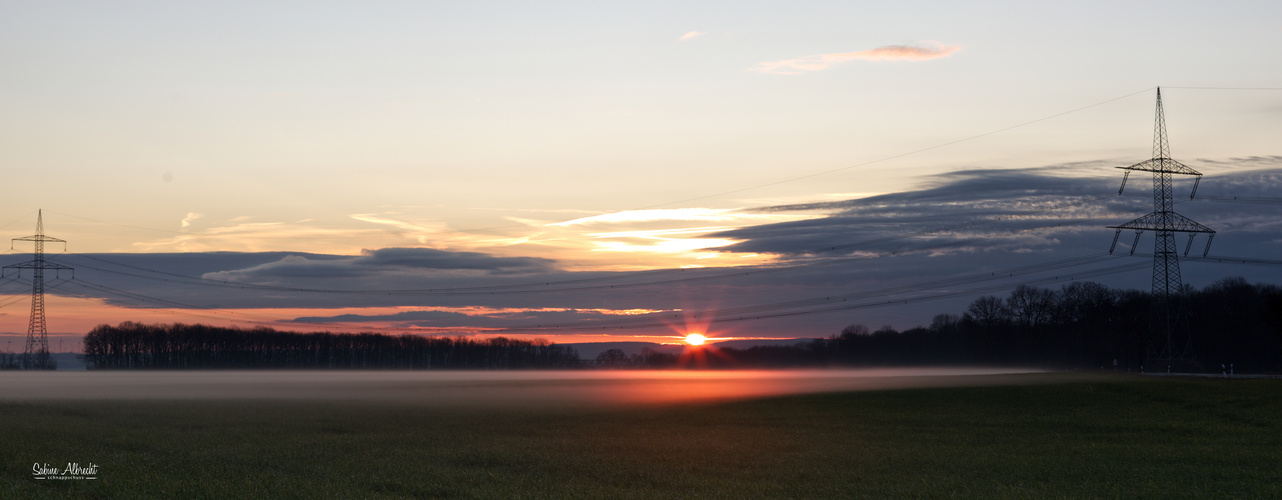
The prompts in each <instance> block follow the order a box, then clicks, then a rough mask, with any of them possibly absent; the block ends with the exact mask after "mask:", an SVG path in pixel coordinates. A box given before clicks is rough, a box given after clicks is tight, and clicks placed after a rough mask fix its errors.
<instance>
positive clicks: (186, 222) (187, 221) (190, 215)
mask: <svg viewBox="0 0 1282 500" xmlns="http://www.w3.org/2000/svg"><path fill="white" fill-rule="evenodd" d="M204 216H205V215H204V214H198V213H196V212H187V216H186V217H183V222H182V227H188V226H190V225H191V223H192V221H195V220H196V219H199V218H201V217H204Z"/></svg>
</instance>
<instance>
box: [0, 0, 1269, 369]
mask: <svg viewBox="0 0 1282 500" xmlns="http://www.w3.org/2000/svg"><path fill="white" fill-rule="evenodd" d="M1279 20H1282V5H1279V4H1278V3H1277V2H1263V1H1261V2H1219V3H1216V4H1214V5H1212V4H1210V3H1206V2H1078V3H1072V4H1066V3H1040V2H970V3H965V4H958V3H953V2H894V3H888V4H876V5H872V4H866V3H855V2H786V3H785V2H777V3H772V2H754V3H743V2H733V3H731V2H644V3H642V4H615V3H613V2H604V3H603V2H540V3H537V4H530V3H520V2H513V3H504V2H466V3H459V2H448V3H446V2H379V3H375V4H370V3H368V2H327V3H323V4H317V3H316V2H266V3H265V2H208V3H198V2H182V3H173V2H112V3H110V4H106V3H101V2H57V1H48V2H34V1H0V68H3V75H4V77H3V78H0V165H3V171H4V173H5V179H4V180H5V183H6V185H7V189H6V190H5V195H4V196H3V197H0V237H6V238H17V237H22V236H27V235H30V234H32V232H33V230H34V225H35V220H36V216H37V211H38V210H42V212H41V213H42V214H43V220H44V224H45V229H46V232H47V233H48V234H49V235H51V236H54V237H58V238H61V239H65V240H67V244H66V247H65V252H64V248H63V247H62V246H61V245H52V244H51V245H50V247H49V248H48V251H49V256H50V257H49V258H50V259H51V260H55V261H56V262H59V263H61V264H64V265H67V266H70V267H75V268H76V271H75V273H76V274H75V276H76V278H75V279H74V280H70V281H66V280H61V279H60V278H64V277H63V276H61V275H59V276H55V277H53V278H51V281H50V283H51V284H50V285H49V286H50V296H49V299H48V315H49V328H50V332H51V334H52V335H53V336H51V338H62V337H65V338H66V340H68V341H72V342H74V339H75V338H77V336H78V335H79V334H82V333H83V332H85V331H87V330H88V329H89V328H92V326H93V325H96V324H100V323H116V322H119V321H126V320H132V321H144V322H170V321H183V322H197V321H200V322H218V323H221V324H237V325H241V326H247V327H252V326H264V325H270V326H279V327H300V326H298V325H302V326H301V328H322V329H329V328H335V329H337V328H345V329H349V330H350V329H361V328H367V329H368V328H392V329H389V330H385V331H389V332H414V333H419V332H424V333H432V334H485V335H488V334H505V335H514V336H543V337H547V338H551V339H553V340H558V341H580V340H603V339H604V340H610V339H628V340H631V339H643V340H663V339H665V338H668V337H672V338H675V337H676V336H679V335H682V334H683V332H684V331H687V330H690V329H709V331H710V332H711V333H712V334H713V335H714V336H717V337H721V338H738V337H768V338H787V337H819V336H828V335H831V334H834V333H837V332H839V331H840V328H841V327H842V326H844V325H845V324H849V323H854V322H861V323H866V324H870V325H882V324H889V325H893V326H895V327H897V328H908V327H911V326H915V325H918V324H928V323H929V321H930V316H932V315H933V314H935V313H937V312H952V313H959V312H961V311H962V310H964V308H965V305H966V304H967V303H968V301H969V300H971V299H973V298H974V297H975V296H977V295H978V294H982V293H993V294H996V295H1004V294H1005V293H1006V291H1007V290H1009V288H1010V287H1013V286H1014V284H1015V283H1017V282H1022V281H1019V280H1016V279H1012V280H1008V281H1007V282H1002V283H995V282H984V283H976V284H972V285H967V286H962V287H959V286H957V285H940V284H938V283H935V284H933V285H932V283H933V282H934V281H936V280H940V279H945V278H949V277H961V278H966V277H970V278H975V276H977V273H981V272H984V271H988V272H990V273H995V272H996V271H997V270H1003V269H1012V268H1015V267H1018V266H1024V265H1034V264H1044V263H1053V262H1067V261H1066V259H1072V258H1077V257H1080V256H1082V255H1086V254H1088V253H1090V252H1094V253H1095V254H1102V253H1106V251H1107V247H1108V244H1109V243H1110V242H1111V239H1112V238H1111V236H1112V235H1113V234H1112V230H1110V229H1107V228H1104V227H1103V226H1106V225H1109V224H1117V223H1120V222H1124V221H1126V220H1130V219H1132V218H1134V217H1137V216H1139V215H1142V214H1143V213H1144V211H1145V208H1146V206H1147V205H1146V203H1149V198H1147V194H1146V193H1147V191H1146V189H1147V180H1145V179H1139V178H1134V176H1133V178H1132V182H1131V184H1129V185H1128V188H1127V190H1126V192H1125V193H1124V196H1120V197H1114V198H1101V197H1103V196H1105V195H1108V194H1110V193H1114V192H1116V185H1117V184H1118V183H1119V182H1120V175H1119V174H1120V171H1118V170H1116V169H1115V168H1114V167H1117V166H1125V165H1130V164H1133V163H1137V162H1139V161H1143V160H1144V159H1147V158H1149V157H1150V156H1151V152H1150V144H1151V139H1152V133H1153V105H1154V88H1155V87H1157V86H1162V87H1163V98H1164V103H1165V111H1166V117H1167V123H1168V129H1169V133H1170V138H1171V146H1172V154H1173V156H1174V157H1175V158H1177V159H1179V160H1180V161H1182V162H1184V163H1185V164H1187V165H1189V166H1191V167H1193V168H1196V169H1198V170H1200V171H1201V172H1202V173H1204V174H1206V175H1205V177H1204V180H1203V182H1202V184H1201V185H1200V187H1199V191H1198V193H1199V195H1206V196H1210V197H1228V198H1232V197H1234V196H1237V197H1270V196H1273V197H1276V196H1278V194H1277V193H1278V192H1279V191H1278V188H1279V187H1282V178H1280V177H1279V175H1280V174H1279V172H1282V150H1280V149H1279V147H1278V141H1277V137H1278V132H1279V130H1280V129H1282V127H1280V126H1282V91H1278V90H1276V89H1277V88H1279V87H1282V66H1279V65H1277V64H1274V62H1276V61H1279V60H1282V21H1279ZM1260 89H1263V90H1260ZM1267 89H1273V90H1267ZM1180 182H1181V183H1180V184H1177V196H1186V193H1188V191H1189V189H1190V188H1191V186H1190V185H1189V183H1188V182H1187V180H1183V179H1181V180H1180ZM1066 203H1067V204H1068V205H1065V204H1066ZM1277 207H1278V205H1277V204H1269V203H1243V202H1241V200H1239V201H1238V202H1233V201H1232V200H1220V201H1215V200H1212V199H1202V200H1194V201H1190V202H1187V203H1182V204H1180V205H1177V210H1179V211H1180V212H1181V213H1184V214H1185V215H1188V216H1189V217H1192V218H1193V219H1195V220H1198V221H1199V222H1202V223H1203V224H1206V225H1208V226H1211V227H1212V228H1215V229H1217V230H1218V231H1220V232H1219V233H1217V235H1216V239H1215V246H1214V247H1213V248H1212V254H1217V253H1218V254H1220V255H1226V256H1239V257H1255V258H1269V257H1270V256H1277V255H1282V252H1278V249H1279V246H1278V245H1279V243H1280V239H1282V232H1280V231H1279V229H1282V228H1279V226H1278V224H1277V223H1275V222H1274V221H1275V220H1277V219H1278V217H1277V216H1278V215H1279V214H1278V208H1277ZM1034 209H1045V210H1047V211H1046V212H1039V213H1034V214H1025V215H1022V216H1019V217H1015V218H1012V216H1011V214H1014V213H1026V212H1028V211H1029V210H1034ZM989 219H994V220H991V221H990V220H989ZM977 221H987V222H984V223H983V224H978V225H971V226H964V227H957V225H958V224H963V223H973V222H977ZM941 228H945V229H941ZM923 231H929V232H923ZM906 235H908V236H906ZM887 238H896V239H889V240H887ZM1151 238H1152V236H1151V235H1148V238H1147V239H1146V240H1143V241H1147V243H1143V242H1142V243H1141V244H1140V249H1141V251H1140V252H1138V253H1139V254H1142V253H1143V251H1144V249H1145V245H1146V244H1147V245H1148V249H1149V250H1148V251H1151V245H1152V240H1151ZM1122 239H1123V240H1127V239H1128V238H1122ZM855 243H861V245H854V244H855ZM1181 244H1183V241H1182V240H1181ZM26 245H29V244H28V243H22V242H18V243H16V244H15V245H14V246H13V249H12V250H10V251H9V252H8V254H6V255H4V256H3V259H4V262H5V263H6V264H10V263H17V262H22V261H24V260H29V259H30V254H29V253H26V252H30V247H29V246H26ZM1128 245H1129V242H1127V241H1123V243H1121V244H1120V246H1122V247H1127V246H1128ZM1200 245H1201V243H1198V244H1197V245H1195V246H1200ZM833 246H837V247H839V248H838V249H836V250H827V251H819V250H820V249H823V248H826V247H833ZM1092 255H1094V254H1092ZM1119 259H1120V261H1119ZM1115 261H1117V262H1118V263H1114V262H1115ZM1122 262H1125V263H1137V262H1138V267H1137V266H1131V267H1136V269H1129V268H1128V269H1129V270H1126V271H1116V272H1113V273H1111V274H1099V275H1091V276H1086V277H1083V278H1082V279H1094V280H1098V281H1101V282H1104V283H1107V284H1109V285H1110V286H1117V287H1130V288H1138V289H1144V288H1146V287H1147V285H1148V278H1147V275H1146V271H1145V270H1144V269H1139V268H1140V267H1143V264H1144V257H1143V256H1142V255H1140V256H1139V257H1127V258H1121V257H1120V256H1119V257H1118V259H1113V260H1108V261H1107V262H1103V261H1102V262H1098V263H1093V264H1090V265H1094V266H1096V267H1097V268H1100V269H1103V268H1104V267H1108V266H1117V265H1121V263H1122ZM1064 265H1067V264H1064ZM126 266H128V267H126ZM1185 268H1186V270H1185V275H1186V278H1187V279H1186V282H1189V283H1190V284H1193V285H1195V286H1205V285H1206V284H1209V283H1211V282H1213V281H1214V280H1215V279H1219V278H1222V277H1225V276H1235V275H1244V276H1248V277H1249V278H1250V279H1252V280H1256V281H1261V282H1268V283H1282V277H1280V276H1279V274H1278V273H1277V271H1276V269H1277V268H1276V266H1273V267H1270V266H1268V265H1255V266H1233V265H1216V264H1212V263H1208V262H1188V263H1186V264H1185ZM1065 269H1067V270H1068V271H1071V272H1081V273H1082V274H1083V275H1086V274H1090V272H1094V271H1090V269H1095V268H1090V267H1089V266H1088V267H1086V268H1078V267H1073V268H1065ZM1083 269H1086V270H1083ZM764 270H770V271H769V272H758V271H764ZM158 271H160V272H164V273H170V274H161V273H159V272H158ZM736 272H738V273H739V274H740V275H739V276H734V273H736ZM1098 272H1101V273H1102V272H1103V271H1098ZM193 277H196V278H200V277H203V278H204V279H205V281H203V282H201V283H203V284H189V283H192V282H195V281H196V280H193V279H192V278H193ZM25 278H26V279H28V281H27V282H25V283H24V282H23V279H24V277H23V276H19V277H18V278H17V279H16V280H10V281H3V282H0V293H4V294H8V295H5V296H4V297H0V332H8V333H9V337H7V338H16V339H19V341H20V339H21V338H22V337H23V336H24V335H25V332H26V326H27V315H28V311H29V297H27V298H23V293H24V291H25V293H29V289H30V282H29V278H30V276H29V275H26V276H25ZM970 278H967V279H970ZM1011 278H1019V279H1023V280H1036V279H1043V278H1044V277H1043V276H1041V275H1036V276H1033V275H1023V276H1022V278H1021V277H1017V276H1011ZM1051 278H1055V277H1054V276H1051V277H1050V278H1046V279H1048V280H1049V281H1045V282H1037V283H1041V284H1042V286H1060V284H1062V283H1063V282H1062V281H1056V280H1055V279H1051ZM54 280H58V281H54ZM165 280H167V281H165ZM582 280H591V281H582ZM554 282H555V283H560V282H570V283H561V284H555V285H544V289H542V290H538V289H536V288H531V287H521V286H517V287H513V285H524V284H530V283H554ZM219 283H221V284H219ZM967 283H970V282H967ZM231 284H241V285H248V286H249V288H244V287H235V286H229V285H231ZM621 284H626V285H627V286H621V287H620V286H617V285H621ZM486 286H490V287H493V286H502V287H505V288H494V289H490V291H491V292H499V291H501V292H502V293H490V294H488V295H486V294H482V293H480V292H481V291H483V290H475V289H474V288H475V287H486ZM611 286H615V288H610V287H611ZM104 287H105V288H104ZM264 287H275V288H264ZM896 287H898V288H896ZM905 287H906V288H905ZM982 287H989V289H985V290H982V291H976V290H977V289H978V288H982ZM1002 287H1005V288H1002ZM464 288H466V289H468V290H461V289H464ZM443 289H448V290H446V291H439V290H443ZM431 290H438V291H437V292H432V291H431ZM536 290H537V292H536ZM893 290H908V292H905V293H910V294H912V293H916V294H924V295H929V294H931V293H947V294H951V295H948V296H947V297H934V298H931V300H926V299H922V301H920V302H915V301H914V300H916V299H912V300H909V299H904V300H905V302H907V303H903V304H898V305H885V304H883V305H876V306H875V307H874V305H869V306H868V307H867V308H861V309H850V310H837V311H834V312H829V313H826V314H803V315H797V316H785V317H777V318H763V319H760V320H742V321H738V320H736V321H729V320H728V318H730V317H731V316H733V317H735V318H739V317H752V316H761V315H762V314H764V313H765V312H767V311H775V312H782V311H788V310H794V309H789V308H788V306H786V305H785V304H783V303H786V302H789V301H797V300H810V299H815V300H819V299H822V298H825V297H834V296H841V297H848V298H847V302H849V301H850V300H854V299H850V298H849V297H855V296H859V297H864V298H862V299H858V300H864V301H872V300H874V299H875V300H884V301H887V302H891V301H893V300H892V299H893V298H894V297H893V296H891V295H887V294H888V293H890V291H893ZM336 292H341V293H336ZM859 294H864V295H859ZM869 294H872V295H869ZM877 294H880V295H877ZM873 295H875V296H876V297H874V298H868V297H873ZM901 298H902V297H901ZM164 301H168V302H164ZM816 304H817V303H816ZM796 307H801V306H796ZM805 307H817V306H814V305H813V304H812V305H811V306H805ZM711 310H716V311H719V312H718V313H717V314H712V315H709V314H702V315H699V316H700V317H699V318H695V317H694V316H695V315H694V314H693V313H692V311H711ZM745 311H746V312H745ZM646 313H649V314H651V317H653V316H661V317H663V318H665V319H662V320H659V319H655V320H654V323H656V324H658V323H663V325H662V326H653V325H652V326H645V327H636V328H627V329H615V330H609V329H604V328H600V327H598V326H584V325H597V324H598V323H593V322H600V321H615V320H619V319H627V318H632V320H635V318H636V317H637V316H639V315H643V314H646ZM709 317H718V318H719V320H718V321H717V322H715V323H714V324H711V325H709V324H707V323H708V319H709ZM585 322H587V323H585ZM544 324H553V325H557V326H556V328H551V329H548V328H542V327H537V328H532V327H531V325H544ZM616 324H618V323H616ZM634 326H635V325H634ZM516 327H519V328H516ZM495 332H499V333H495ZM59 336H62V337H59ZM0 340H4V339H0ZM0 348H3V347H2V346H0Z"/></svg>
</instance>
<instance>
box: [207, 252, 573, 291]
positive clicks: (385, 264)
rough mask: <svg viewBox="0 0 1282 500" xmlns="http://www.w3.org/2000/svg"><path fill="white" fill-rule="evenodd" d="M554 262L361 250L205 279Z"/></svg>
mask: <svg viewBox="0 0 1282 500" xmlns="http://www.w3.org/2000/svg"><path fill="white" fill-rule="evenodd" d="M554 264H555V261H553V260H551V259H543V258H539V257H495V256H492V255H488V254H484V253H480V252H451V251H445V250H437V249H433V248H382V249H378V250H363V251H361V255H360V256H359V257H349V258H344V259H334V258H329V259H314V258H308V257H306V256H301V255H287V256H285V257H283V258H281V259H280V260H277V261H274V262H267V263H263V264H259V265H255V266H251V267H246V268H241V269H234V270H229V271H218V272H213V273H206V274H205V275H204V276H203V277H204V278H206V279H215V280H222V281H234V282H242V283H280V282H282V281H283V280H287V279H289V278H352V277H358V276H368V275H370V274H380V273H393V274H406V273H410V274H415V273H417V274H422V273H423V272H441V271H471V272H482V273H485V274H494V275H510V274H529V273H544V274H546V273H549V272H552V271H554V270H555V266H554Z"/></svg>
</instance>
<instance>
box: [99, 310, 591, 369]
mask: <svg viewBox="0 0 1282 500" xmlns="http://www.w3.org/2000/svg"><path fill="white" fill-rule="evenodd" d="M84 361H85V366H86V368H88V369H91V370H96V369H158V370H175V369H262V368H279V369H529V368H575V367H578V366H579V355H578V353H577V352H576V351H575V350H574V349H573V348H571V347H568V346H561V345H555V344H552V343H550V342H548V341H547V340H543V339H535V340H516V339H509V338H504V337H494V338H487V339H471V338H465V337H423V336H417V335H384V334H376V333H359V334H349V333H329V332H316V333H294V332H285V331H278V330H274V329H271V328H265V327H259V328H254V329H242V328H226V327H216V326H208V325H200V324H195V325H187V324H181V323H175V324H165V325H148V324H141V323H134V322H124V323H121V324H119V325H116V326H111V325H99V326H97V327H95V328H94V329H93V330H91V331H90V332H89V333H88V334H86V335H85V339H84Z"/></svg>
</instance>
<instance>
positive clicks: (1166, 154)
mask: <svg viewBox="0 0 1282 500" xmlns="http://www.w3.org/2000/svg"><path fill="white" fill-rule="evenodd" d="M1117 168H1120V169H1122V170H1125V171H1126V173H1125V174H1124V175H1123V176H1122V187H1121V188H1119V189H1118V190H1117V193H1118V194H1121V193H1122V190H1123V189H1126V178H1127V177H1129V176H1130V175H1131V171H1133V170H1140V171H1145V172H1153V213H1150V214H1148V215H1145V216H1143V217H1140V218H1138V219H1135V220H1133V221H1130V222H1127V223H1125V224H1122V225H1118V226H1108V227H1109V228H1113V229H1117V233H1115V234H1114V235H1113V245H1112V246H1111V247H1109V249H1108V253H1113V250H1114V249H1115V248H1117V239H1118V238H1119V237H1120V236H1121V235H1122V230H1124V229H1131V230H1134V231H1135V242H1134V243H1132V244H1131V253H1132V254H1134V253H1135V248H1136V246H1137V245H1138V244H1139V241H1140V234H1142V233H1143V232H1144V231H1155V232H1156V233H1157V238H1156V241H1155V242H1154V248H1153V304H1152V315H1151V316H1150V327H1151V328H1152V329H1153V330H1154V331H1155V333H1156V334H1158V335H1159V336H1164V337H1166V346H1165V347H1164V348H1162V349H1161V351H1157V350H1156V349H1153V351H1155V352H1151V353H1150V355H1149V358H1150V359H1151V361H1156V362H1166V364H1167V366H1168V367H1169V366H1170V365H1171V364H1173V363H1175V362H1177V361H1182V360H1188V359H1190V356H1189V347H1190V345H1191V343H1192V337H1191V336H1190V335H1189V332H1188V321H1187V317H1186V316H1185V313H1184V308H1183V305H1182V303H1181V302H1182V298H1183V295H1184V285H1183V283H1182V280H1181V277H1180V261H1179V254H1178V248H1177V247H1176V246H1175V233H1188V234H1189V240H1188V244H1187V245H1185V246H1184V255H1188V253H1189V250H1190V249H1192V248H1193V238H1194V237H1196V236H1197V234H1198V233H1206V234H1208V235H1209V236H1207V238H1206V248H1205V249H1204V250H1203V251H1202V256H1204V257H1205V256H1206V254H1207V252H1209V251H1210V250H1211V241H1212V240H1213V239H1215V230H1213V229H1211V228H1209V227H1206V226H1203V225H1201V224H1199V223H1197V222H1195V221H1194V220H1193V219H1190V218H1188V217H1185V216H1183V215H1180V214H1177V213H1175V200H1174V195H1173V188H1172V186H1171V176H1172V175H1174V174H1180V175H1192V176H1196V180H1195V181H1194V182H1193V190H1192V192H1190V193H1189V198H1190V199H1191V198H1193V196H1194V195H1196V194H1197V186H1198V184H1199V183H1201V182H1202V173H1201V172H1198V171H1197V170H1193V169H1192V168H1189V167H1188V166H1187V165H1184V164H1183V163H1180V162H1178V161H1175V160H1174V159H1172V158H1171V146H1170V143H1169V142H1168V141H1167V138H1166V117H1165V115H1164V114H1163V112H1162V89H1161V88H1160V87H1159V88H1158V89H1157V118H1156V123H1155V124H1154V125H1153V158H1152V159H1150V160H1145V161H1142V162H1140V163H1136V164H1134V165H1131V166H1129V167H1117ZM1178 330H1183V332H1182V333H1183V334H1184V335H1183V336H1182V337H1183V338H1182V339H1179V340H1182V341H1183V346H1178V344H1177V339H1176V335H1177V331H1178Z"/></svg>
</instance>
